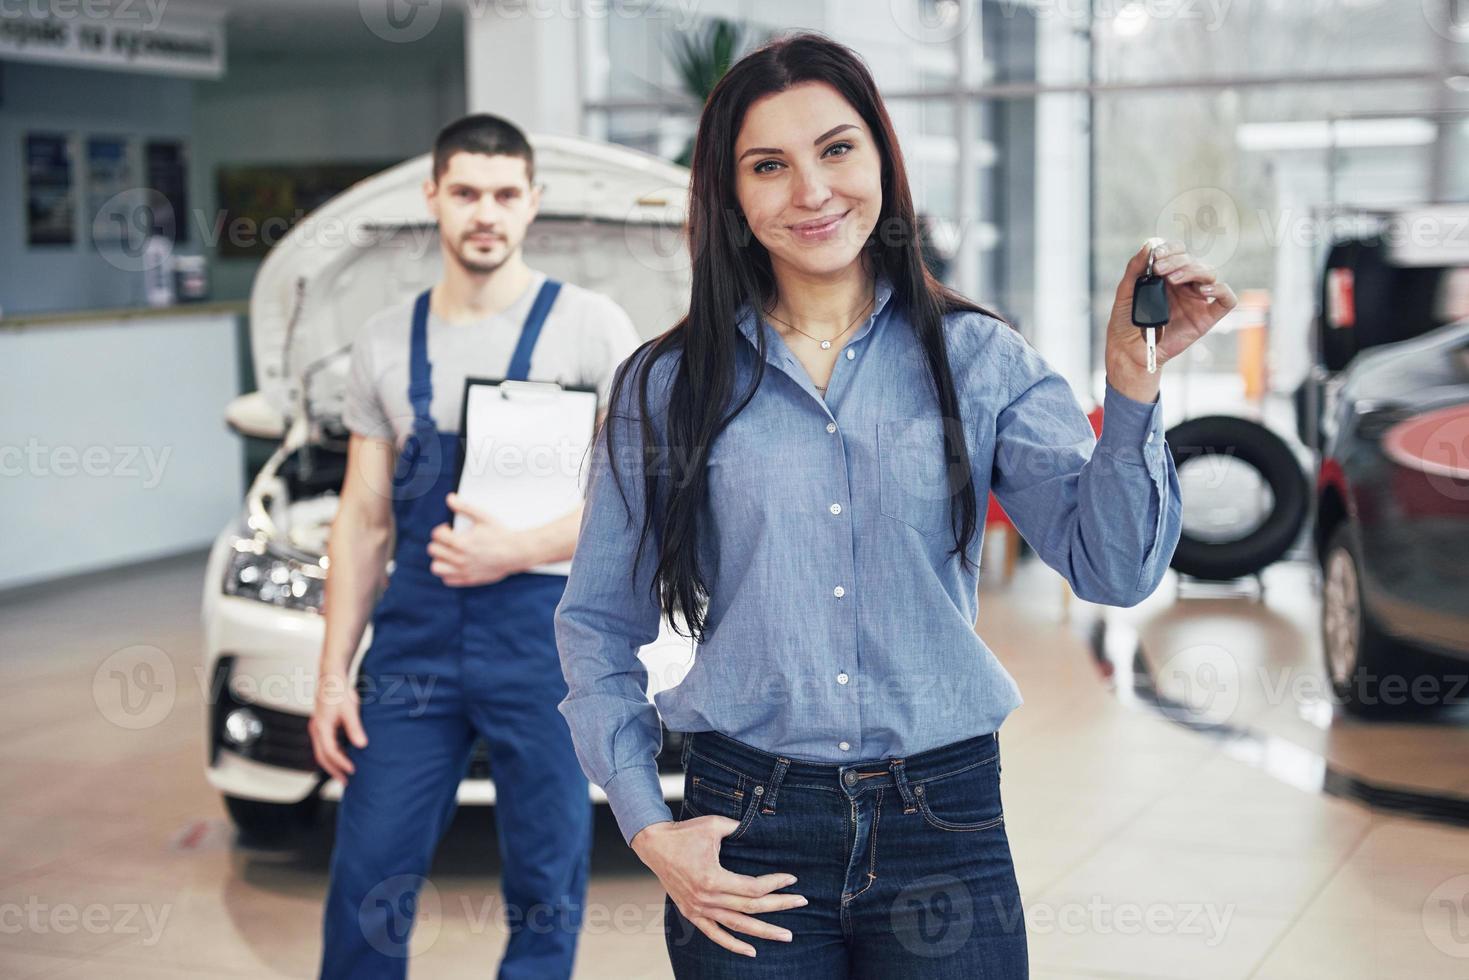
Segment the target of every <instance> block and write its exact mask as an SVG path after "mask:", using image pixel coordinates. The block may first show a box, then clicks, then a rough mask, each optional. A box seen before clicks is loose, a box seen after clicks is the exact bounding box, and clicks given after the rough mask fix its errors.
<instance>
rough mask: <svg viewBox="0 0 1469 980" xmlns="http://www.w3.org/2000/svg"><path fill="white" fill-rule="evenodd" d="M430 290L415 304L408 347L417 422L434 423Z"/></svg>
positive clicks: (410, 394) (411, 400) (410, 393)
mask: <svg viewBox="0 0 1469 980" xmlns="http://www.w3.org/2000/svg"><path fill="white" fill-rule="evenodd" d="M429 292H430V290H427V289H425V290H424V291H423V292H421V293H419V294H418V300H417V301H416V302H415V303H414V304H413V337H412V340H411V341H410V342H409V347H408V401H409V403H410V404H412V405H413V418H414V421H415V422H417V423H424V422H427V423H428V424H429V426H430V427H432V425H433V416H432V415H431V414H430V412H429V406H430V404H432V402H433V399H434V383H433V380H432V377H431V369H430V367H429V363H428V301H429Z"/></svg>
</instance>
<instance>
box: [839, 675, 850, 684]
mask: <svg viewBox="0 0 1469 980" xmlns="http://www.w3.org/2000/svg"><path fill="white" fill-rule="evenodd" d="M851 679H852V678H850V677H848V676H847V675H846V674H838V675H837V683H838V684H845V683H847V681H849V680H851Z"/></svg>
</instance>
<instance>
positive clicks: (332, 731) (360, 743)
mask: <svg viewBox="0 0 1469 980" xmlns="http://www.w3.org/2000/svg"><path fill="white" fill-rule="evenodd" d="M338 728H340V729H342V730H344V731H345V732H346V733H347V738H348V739H350V740H351V742H352V744H353V745H355V746H357V747H358V748H359V749H364V748H366V747H367V732H365V731H363V729H362V716H361V714H360V712H359V711H358V707H357V691H356V689H355V688H354V687H353V686H352V685H351V684H350V683H348V680H347V676H346V674H345V673H342V672H337V671H327V672H325V673H323V674H321V675H320V676H319V677H317V679H316V703H315V705H314V706H313V708H312V710H311V721H310V722H309V723H308V724H307V726H306V730H307V731H308V732H309V733H310V734H311V754H312V755H314V756H315V757H316V764H317V765H319V766H321V768H323V769H325V770H326V772H327V775H328V776H331V777H332V778H333V779H335V780H337V781H338V782H341V783H346V782H347V777H348V776H350V775H351V774H352V773H354V772H356V769H355V768H354V767H353V765H352V760H351V759H349V758H347V753H346V752H344V751H342V746H341V745H340V744H339V743H338V741H337V729H338Z"/></svg>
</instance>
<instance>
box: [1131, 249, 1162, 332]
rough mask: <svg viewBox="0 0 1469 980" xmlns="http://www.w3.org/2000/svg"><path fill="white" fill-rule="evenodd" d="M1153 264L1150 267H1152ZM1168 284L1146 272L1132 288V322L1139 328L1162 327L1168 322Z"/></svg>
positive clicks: (1149, 264) (1159, 277)
mask: <svg viewBox="0 0 1469 980" xmlns="http://www.w3.org/2000/svg"><path fill="white" fill-rule="evenodd" d="M1152 264H1153V263H1152V262H1151V261H1150V262H1149V263H1148V266H1149V267H1151V266H1152ZM1167 287H1168V282H1167V280H1165V279H1164V278H1163V277H1162V276H1156V275H1153V273H1151V272H1145V273H1143V274H1142V275H1140V276H1138V277H1137V281H1136V282H1134V283H1133V286H1132V322H1133V323H1134V324H1136V325H1137V326H1139V327H1161V326H1163V325H1164V324H1166V323H1167V322H1168V288H1167Z"/></svg>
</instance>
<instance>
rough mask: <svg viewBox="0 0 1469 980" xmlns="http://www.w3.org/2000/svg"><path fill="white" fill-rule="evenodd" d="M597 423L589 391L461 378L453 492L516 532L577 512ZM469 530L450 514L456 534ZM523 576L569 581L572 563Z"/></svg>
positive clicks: (538, 567) (462, 520) (582, 387)
mask: <svg viewBox="0 0 1469 980" xmlns="http://www.w3.org/2000/svg"><path fill="white" fill-rule="evenodd" d="M596 424H597V389H596V388H594V387H591V386H588V385H563V384H559V383H557V382H555V381H516V380H510V379H507V378H485V377H473V376H471V377H468V378H465V379H464V400H463V402H462V403H461V406H460V409H459V460H458V465H457V467H456V471H455V474H454V485H455V487H456V492H457V493H458V494H459V496H461V497H462V498H464V499H465V500H466V501H468V502H469V503H470V504H472V505H474V506H476V507H478V508H480V509H481V510H484V511H487V512H488V513H490V514H491V515H492V516H493V517H495V518H496V519H497V520H500V521H503V522H504V523H505V524H506V525H508V526H509V527H512V528H516V529H520V528H526V527H536V526H539V525H541V524H545V523H547V522H548V521H551V520H554V519H556V518H558V517H561V516H562V515H563V514H565V513H566V512H567V511H570V510H574V509H575V508H576V507H577V506H579V505H580V504H581V503H582V500H583V497H584V495H585V493H586V480H587V478H588V476H589V474H588V473H587V472H586V471H587V469H588V467H586V466H584V465H583V464H584V462H585V460H586V457H587V450H588V449H589V448H590V447H591V444H592V435H593V432H594V430H595V428H596ZM471 428H474V429H475V431H474V432H471V431H470V430H471ZM485 430H489V431H485ZM472 524H473V521H472V519H471V518H468V517H465V516H464V515H462V514H455V515H454V523H453V527H454V530H456V531H459V530H463V529H466V528H468V527H470V526H472ZM526 571H528V572H534V573H536V574H539V575H569V574H571V560H570V559H567V560H565V561H559V562H549V563H547V564H544V565H536V566H534V567H532V568H528V569H526Z"/></svg>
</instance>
